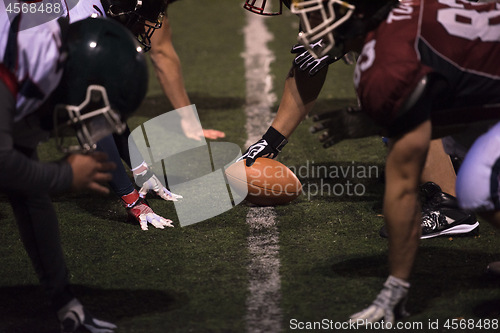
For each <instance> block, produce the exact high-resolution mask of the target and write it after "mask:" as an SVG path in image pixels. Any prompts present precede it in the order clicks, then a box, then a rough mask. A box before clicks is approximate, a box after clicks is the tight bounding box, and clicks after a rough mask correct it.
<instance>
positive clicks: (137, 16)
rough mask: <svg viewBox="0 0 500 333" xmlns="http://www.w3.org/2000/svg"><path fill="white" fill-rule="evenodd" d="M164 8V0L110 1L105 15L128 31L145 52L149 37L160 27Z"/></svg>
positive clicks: (149, 45) (147, 48)
mask: <svg viewBox="0 0 500 333" xmlns="http://www.w3.org/2000/svg"><path fill="white" fill-rule="evenodd" d="M166 7H167V1H165V0H112V1H111V4H110V6H109V9H108V10H107V15H108V16H109V17H111V18H113V19H115V20H117V21H118V22H120V23H121V24H123V25H124V26H125V27H126V28H127V29H129V30H130V31H131V32H132V34H133V35H134V36H136V38H137V40H138V41H139V43H141V44H142V46H143V49H144V52H147V51H149V50H150V49H151V36H152V35H153V33H154V32H155V30H156V29H159V28H161V26H162V23H163V18H164V16H165V10H166Z"/></svg>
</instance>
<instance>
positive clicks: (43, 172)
mask: <svg viewBox="0 0 500 333" xmlns="http://www.w3.org/2000/svg"><path fill="white" fill-rule="evenodd" d="M72 180H73V173H72V170H71V166H70V165H69V164H68V163H66V162H64V161H61V162H58V163H41V162H39V161H36V160H33V159H30V158H28V157H27V156H25V155H24V154H22V153H20V152H19V151H17V150H14V149H12V150H9V151H0V189H1V191H2V192H9V193H21V194H26V195H36V194H37V193H41V192H50V193H52V192H61V191H65V190H68V189H69V188H70V187H71V183H72Z"/></svg>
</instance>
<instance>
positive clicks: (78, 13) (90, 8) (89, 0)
mask: <svg viewBox="0 0 500 333" xmlns="http://www.w3.org/2000/svg"><path fill="white" fill-rule="evenodd" d="M70 7H71V5H70ZM92 15H97V16H104V17H105V16H106V14H105V11H104V8H103V7H102V4H101V1H99V0H80V1H78V3H77V4H76V6H74V7H72V8H71V9H70V11H69V23H73V22H76V21H79V20H83V19H85V18H87V17H89V16H92Z"/></svg>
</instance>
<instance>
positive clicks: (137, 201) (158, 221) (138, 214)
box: [121, 190, 174, 230]
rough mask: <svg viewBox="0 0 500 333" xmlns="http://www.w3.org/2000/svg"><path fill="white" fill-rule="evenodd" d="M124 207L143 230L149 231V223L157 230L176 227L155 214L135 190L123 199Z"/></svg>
mask: <svg viewBox="0 0 500 333" xmlns="http://www.w3.org/2000/svg"><path fill="white" fill-rule="evenodd" d="M121 200H122V202H123V205H124V206H125V209H126V210H127V213H128V215H129V217H130V218H133V219H135V220H136V221H138V222H139V224H140V226H141V229H142V230H148V223H151V224H152V225H153V226H154V227H155V228H159V229H164V228H165V227H172V228H173V227H174V225H173V224H172V221H171V220H168V219H166V218H163V217H161V216H160V215H158V214H155V212H153V210H152V209H151V207H149V206H148V204H147V203H146V201H145V200H144V199H143V198H141V197H140V196H139V193H138V192H137V191H136V190H134V191H133V192H132V193H130V194H127V195H124V196H122V197H121Z"/></svg>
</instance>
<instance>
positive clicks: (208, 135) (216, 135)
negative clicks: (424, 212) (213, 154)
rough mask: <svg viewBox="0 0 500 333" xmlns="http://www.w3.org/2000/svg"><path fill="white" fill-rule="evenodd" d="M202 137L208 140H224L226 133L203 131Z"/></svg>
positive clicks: (210, 130) (211, 130)
mask: <svg viewBox="0 0 500 333" xmlns="http://www.w3.org/2000/svg"><path fill="white" fill-rule="evenodd" d="M203 136H205V138H207V139H210V140H217V139H220V138H224V137H225V136H226V133H224V132H221V131H218V130H214V129H203Z"/></svg>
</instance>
